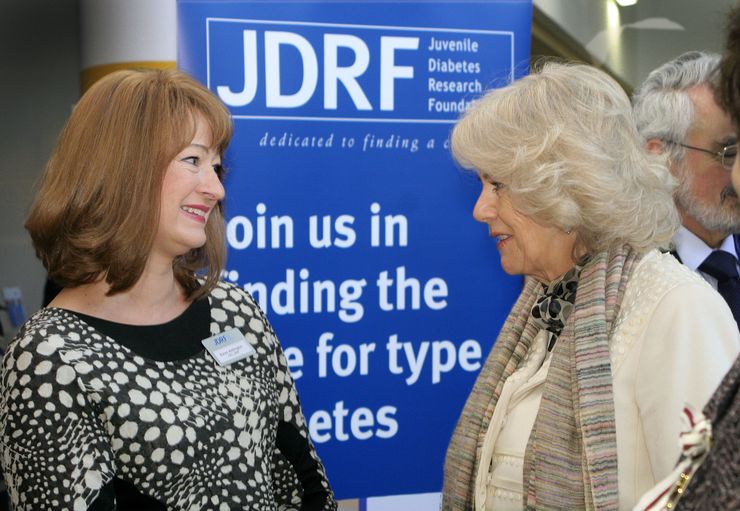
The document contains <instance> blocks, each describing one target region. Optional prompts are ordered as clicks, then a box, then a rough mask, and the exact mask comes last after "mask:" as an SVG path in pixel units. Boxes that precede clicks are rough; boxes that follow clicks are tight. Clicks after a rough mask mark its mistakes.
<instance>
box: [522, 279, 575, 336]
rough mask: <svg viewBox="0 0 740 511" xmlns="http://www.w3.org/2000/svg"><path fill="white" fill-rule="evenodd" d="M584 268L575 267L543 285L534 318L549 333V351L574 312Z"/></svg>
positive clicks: (533, 311)
mask: <svg viewBox="0 0 740 511" xmlns="http://www.w3.org/2000/svg"><path fill="white" fill-rule="evenodd" d="M581 268H582V266H574V267H573V268H571V269H570V270H569V271H568V272H567V273H565V275H563V276H562V277H560V278H559V279H556V280H554V281H553V282H551V283H550V284H542V296H540V297H539V298H537V301H536V302H535V304H534V306H533V307H532V318H533V319H534V320H535V323H536V324H538V325H539V326H540V327H541V328H543V329H545V330H547V331H548V332H549V338H548V340H547V351H552V349H553V347H554V346H555V341H556V340H557V338H558V336H559V335H560V332H562V331H563V327H564V326H565V321H566V320H567V319H568V316H569V315H570V313H571V311H572V310H573V303H574V302H575V301H576V290H577V289H578V278H579V277H580V275H581Z"/></svg>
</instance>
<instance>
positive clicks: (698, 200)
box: [633, 51, 740, 324]
mask: <svg viewBox="0 0 740 511" xmlns="http://www.w3.org/2000/svg"><path fill="white" fill-rule="evenodd" d="M719 62H720V56H719V55H715V54H709V53H704V52H696V51H693V52H688V53H684V54H683V55H680V56H678V57H676V58H675V59H673V60H671V61H669V62H666V63H665V64H663V65H662V66H660V67H658V68H657V69H655V70H654V71H652V72H651V73H650V74H649V75H648V77H647V79H646V80H645V81H644V82H643V84H642V85H641V86H640V87H639V88H638V90H637V91H636V92H635V95H634V97H633V107H634V115H635V121H636V123H637V129H638V131H639V132H640V135H641V136H642V137H643V139H644V143H645V147H646V149H647V150H648V151H650V152H653V153H662V154H664V155H665V156H666V157H667V161H668V167H669V169H670V171H671V173H672V174H673V175H674V176H675V177H676V179H677V180H678V183H679V186H678V189H677V191H676V193H675V195H674V198H675V201H676V206H677V208H678V211H679V213H680V215H681V221H682V224H683V225H682V226H681V228H680V229H679V231H678V232H677V233H676V235H675V236H674V239H673V242H674V246H675V249H674V251H673V254H674V255H675V256H676V257H677V258H678V259H679V260H680V261H681V262H683V263H684V264H685V265H686V266H688V267H689V268H691V269H692V270H694V271H697V272H699V273H700V274H701V275H702V277H704V278H705V279H706V280H707V281H708V282H709V283H710V284H711V285H712V286H713V287H714V288H715V289H717V290H718V291H719V292H720V294H721V295H722V296H723V298H725V301H726V302H727V303H728V305H729V306H730V309H731V310H732V313H733V315H734V316H735V321H736V322H738V324H740V279H739V278H738V262H737V256H738V252H740V250H739V248H740V238H739V237H737V236H734V235H735V234H736V233H740V201H738V195H737V193H736V192H735V190H734V189H733V187H732V182H731V179H730V175H731V169H732V166H733V163H734V161H735V155H736V154H737V138H736V135H735V128H734V127H733V124H732V121H731V120H730V117H729V115H728V114H727V113H726V112H725V111H724V110H723V109H722V108H721V107H720V106H719V105H718V104H717V101H716V100H715V96H714V89H715V87H714V84H713V82H714V81H716V75H717V73H716V71H717V67H718V65H719Z"/></svg>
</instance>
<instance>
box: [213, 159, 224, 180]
mask: <svg viewBox="0 0 740 511" xmlns="http://www.w3.org/2000/svg"><path fill="white" fill-rule="evenodd" d="M213 171H214V172H215V173H216V175H217V176H218V179H219V180H223V178H224V176H226V168H225V167H224V166H223V165H221V164H220V163H216V164H215V165H214V166H213Z"/></svg>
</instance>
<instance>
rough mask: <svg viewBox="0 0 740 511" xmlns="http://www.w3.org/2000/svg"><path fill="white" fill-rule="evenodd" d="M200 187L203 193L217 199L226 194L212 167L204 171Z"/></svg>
mask: <svg viewBox="0 0 740 511" xmlns="http://www.w3.org/2000/svg"><path fill="white" fill-rule="evenodd" d="M201 189H202V192H203V193H205V194H206V195H210V196H211V197H213V198H214V199H215V200H217V201H220V200H222V199H223V198H224V196H225V195H226V191H225V190H224V185H223V183H221V180H220V179H219V177H218V174H217V173H216V171H215V170H214V169H211V170H209V171H207V172H205V173H204V177H203V180H202V184H201Z"/></svg>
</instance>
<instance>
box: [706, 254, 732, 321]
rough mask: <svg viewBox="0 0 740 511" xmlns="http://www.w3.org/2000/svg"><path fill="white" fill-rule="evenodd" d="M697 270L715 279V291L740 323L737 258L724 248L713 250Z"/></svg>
mask: <svg viewBox="0 0 740 511" xmlns="http://www.w3.org/2000/svg"><path fill="white" fill-rule="evenodd" d="M699 270H701V271H703V272H704V273H707V274H709V275H711V276H712V277H714V278H715V279H717V291H719V294H721V295H722V298H724V299H725V301H726V302H727V305H729V306H730V310H732V315H733V316H735V322H736V323H737V324H738V325H740V276H738V274H737V259H735V256H733V255H732V254H730V253H729V252H725V251H724V250H715V251H714V252H712V253H711V254H709V257H707V258H706V259H705V260H704V262H703V263H701V266H699Z"/></svg>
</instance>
